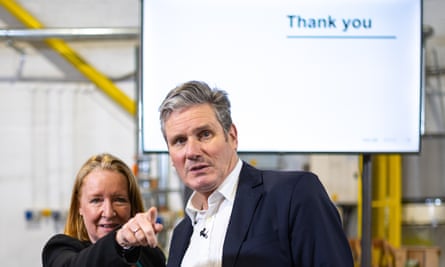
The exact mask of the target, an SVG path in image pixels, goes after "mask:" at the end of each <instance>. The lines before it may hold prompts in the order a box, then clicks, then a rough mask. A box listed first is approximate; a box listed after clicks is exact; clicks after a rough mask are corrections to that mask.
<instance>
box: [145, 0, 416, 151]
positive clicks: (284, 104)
mask: <svg viewBox="0 0 445 267" xmlns="http://www.w3.org/2000/svg"><path fill="white" fill-rule="evenodd" d="M141 17H142V18H141V19H142V27H141V29H142V32H141V55H142V56H141V72H140V73H141V76H140V78H141V79H140V91H141V98H140V101H139V102H140V103H139V104H140V107H139V111H140V116H139V123H140V135H141V138H140V145H141V146H142V151H143V152H144V153H158V152H159V153H162V152H167V146H166V144H165V142H164V139H163V137H162V134H161V130H160V123H159V111H158V108H159V105H160V103H161V102H162V100H163V98H164V97H165V95H166V94H167V92H168V91H169V90H170V89H172V88H174V87H176V86H177V85H179V84H181V83H183V82H186V81H190V80H200V81H204V82H206V83H208V84H209V85H210V86H211V87H218V88H219V89H222V90H225V91H226V92H227V93H228V95H229V98H230V100H231V104H232V117H233V121H234V124H235V125H236V127H237V129H238V137H239V151H240V152H248V153H250V152H252V153H258V152H267V153H269V152H270V153H276V152H278V153H306V152H308V153H312V152H314V153H317V152H320V153H416V152H419V149H420V148H419V143H420V142H419V139H420V129H421V87H422V79H423V78H422V73H423V71H422V2H421V0H360V1H357V0H293V1H291V0H255V1H253V0H143V1H142V16H141Z"/></svg>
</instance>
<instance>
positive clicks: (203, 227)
mask: <svg viewBox="0 0 445 267" xmlns="http://www.w3.org/2000/svg"><path fill="white" fill-rule="evenodd" d="M241 167H242V161H241V159H238V163H237V164H236V166H235V168H234V169H233V171H232V172H231V173H230V174H229V176H228V177H227V178H226V179H225V180H224V182H223V183H222V184H221V185H220V186H219V187H218V189H217V190H215V192H213V193H212V194H211V195H210V196H209V198H208V209H207V210H199V209H198V208H196V207H194V206H193V204H192V199H193V198H194V196H195V194H196V192H193V194H192V195H191V197H190V199H189V201H188V202H187V206H186V210H185V211H186V213H187V215H188V216H189V217H190V219H191V220H192V223H193V234H192V237H191V239H190V245H189V247H188V249H187V251H186V252H185V255H184V259H183V260H182V263H181V266H183V267H204V266H206V267H221V265H222V255H223V245H224V239H225V236H226V231H227V226H228V225H229V220H230V214H231V213H232V207H233V202H234V200H235V194H236V189H237V186H238V179H239V174H240V172H241Z"/></svg>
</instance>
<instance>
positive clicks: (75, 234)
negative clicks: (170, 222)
mask: <svg viewBox="0 0 445 267" xmlns="http://www.w3.org/2000/svg"><path fill="white" fill-rule="evenodd" d="M156 217H157V210H156V208H154V207H152V208H150V209H149V210H148V211H146V212H144V204H143V200H142V196H141V193H140V190H139V185H138V183H137V180H136V178H135V177H134V175H133V173H132V171H131V169H130V168H129V167H128V166H127V165H126V164H125V163H124V162H123V161H122V160H120V159H119V158H117V157H115V156H113V155H111V154H107V153H104V154H98V155H94V156H92V157H91V158H89V159H88V160H87V161H86V162H85V163H84V164H83V165H82V167H81V168H80V170H79V172H78V174H77V177H76V180H75V182H74V186H73V191H72V195H71V204H70V209H69V211H68V215H67V218H66V224H65V230H64V233H63V234H56V235H54V236H53V237H51V238H50V240H49V241H48V242H47V243H46V245H45V247H44V248H43V252H42V263H43V266H44V267H59V266H113V267H119V266H138V267H158V266H165V256H164V254H163V252H162V251H161V249H160V248H159V247H157V237H156V234H157V233H158V232H159V231H161V230H162V225H161V224H158V223H156Z"/></svg>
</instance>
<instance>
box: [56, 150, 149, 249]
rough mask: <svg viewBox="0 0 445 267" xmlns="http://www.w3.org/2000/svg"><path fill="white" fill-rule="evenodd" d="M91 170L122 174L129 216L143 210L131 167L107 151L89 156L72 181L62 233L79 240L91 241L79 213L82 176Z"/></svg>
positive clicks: (142, 203)
mask: <svg viewBox="0 0 445 267" xmlns="http://www.w3.org/2000/svg"><path fill="white" fill-rule="evenodd" d="M93 170H109V171H114V172H118V173H120V174H122V175H123V176H124V177H125V178H126V179H127V183H128V197H129V201H130V205H131V217H133V216H134V215H135V214H136V213H138V212H143V211H144V202H143V199H142V195H141V192H140V190H139V185H138V182H137V180H136V177H135V176H134V174H133V172H132V171H131V169H130V168H129V167H128V166H127V165H126V164H125V162H123V161H122V160H121V159H119V158H117V157H115V156H113V155H111V154H107V153H103V154H98V155H94V156H92V157H90V158H89V159H88V160H87V161H86V162H85V163H84V164H83V165H82V167H81V168H80V170H79V172H78V173H77V176H76V180H75V181H74V186H73V191H72V195H71V204H70V209H69V211H68V214H67V218H66V223H65V230H64V233H65V234H66V235H68V236H71V237H74V238H77V239H79V240H81V241H91V240H90V238H89V237H88V232H87V229H86V227H85V224H84V223H83V219H82V216H80V214H79V197H80V189H81V187H82V184H83V180H84V178H85V177H86V176H87V175H88V174H89V173H91V172H92V171H93Z"/></svg>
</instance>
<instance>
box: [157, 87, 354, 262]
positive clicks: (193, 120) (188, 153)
mask: <svg viewBox="0 0 445 267" xmlns="http://www.w3.org/2000/svg"><path fill="white" fill-rule="evenodd" d="M160 114H161V115H160V118H161V129H162V133H163V135H164V138H165V140H166V142H167V146H168V150H169V154H170V157H171V160H172V163H173V165H174V167H175V169H176V171H177V173H178V175H179V177H180V178H181V180H182V181H183V182H184V183H185V185H186V186H188V187H189V188H191V189H192V190H193V193H192V195H191V196H190V199H189V200H188V202H187V206H186V213H187V216H186V217H185V218H184V219H183V220H182V221H181V222H180V223H179V224H178V225H177V226H176V227H175V229H174V232H173V236H172V240H171V245H170V250H169V257H168V263H167V265H168V266H196V267H198V266H200V267H202V266H224V267H226V266H227V267H228V266H255V267H257V266H267V267H270V266H279V267H282V266H307V267H309V266H311V267H312V266H335V267H350V266H353V260H352V254H351V250H350V247H349V244H348V241H347V238H346V236H345V234H344V232H343V229H342V224H341V220H340V216H339V214H338V211H337V209H336V207H335V206H334V205H333V203H332V202H331V200H330V199H329V196H328V195H327V193H326V191H325V189H324V188H323V186H322V184H321V183H320V181H319V179H318V177H317V176H316V175H314V174H312V173H309V172H298V171H293V172H290V171H288V172H284V171H262V170H259V169H256V168H254V167H252V166H250V165H249V164H247V163H245V162H243V161H241V160H240V158H239V157H238V154H237V147H238V134H237V130H236V127H235V125H234V124H233V123H232V119H231V114H230V102H229V100H228V98H227V94H226V93H225V92H224V91H221V90H218V89H211V88H210V87H209V86H208V85H207V84H205V83H203V82H199V81H190V82H186V83H184V84H182V85H180V86H178V87H176V88H174V89H173V90H172V91H171V92H170V93H169V94H168V95H167V97H166V98H165V100H164V101H163V103H162V104H161V107H160ZM278 138H279V136H278Z"/></svg>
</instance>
